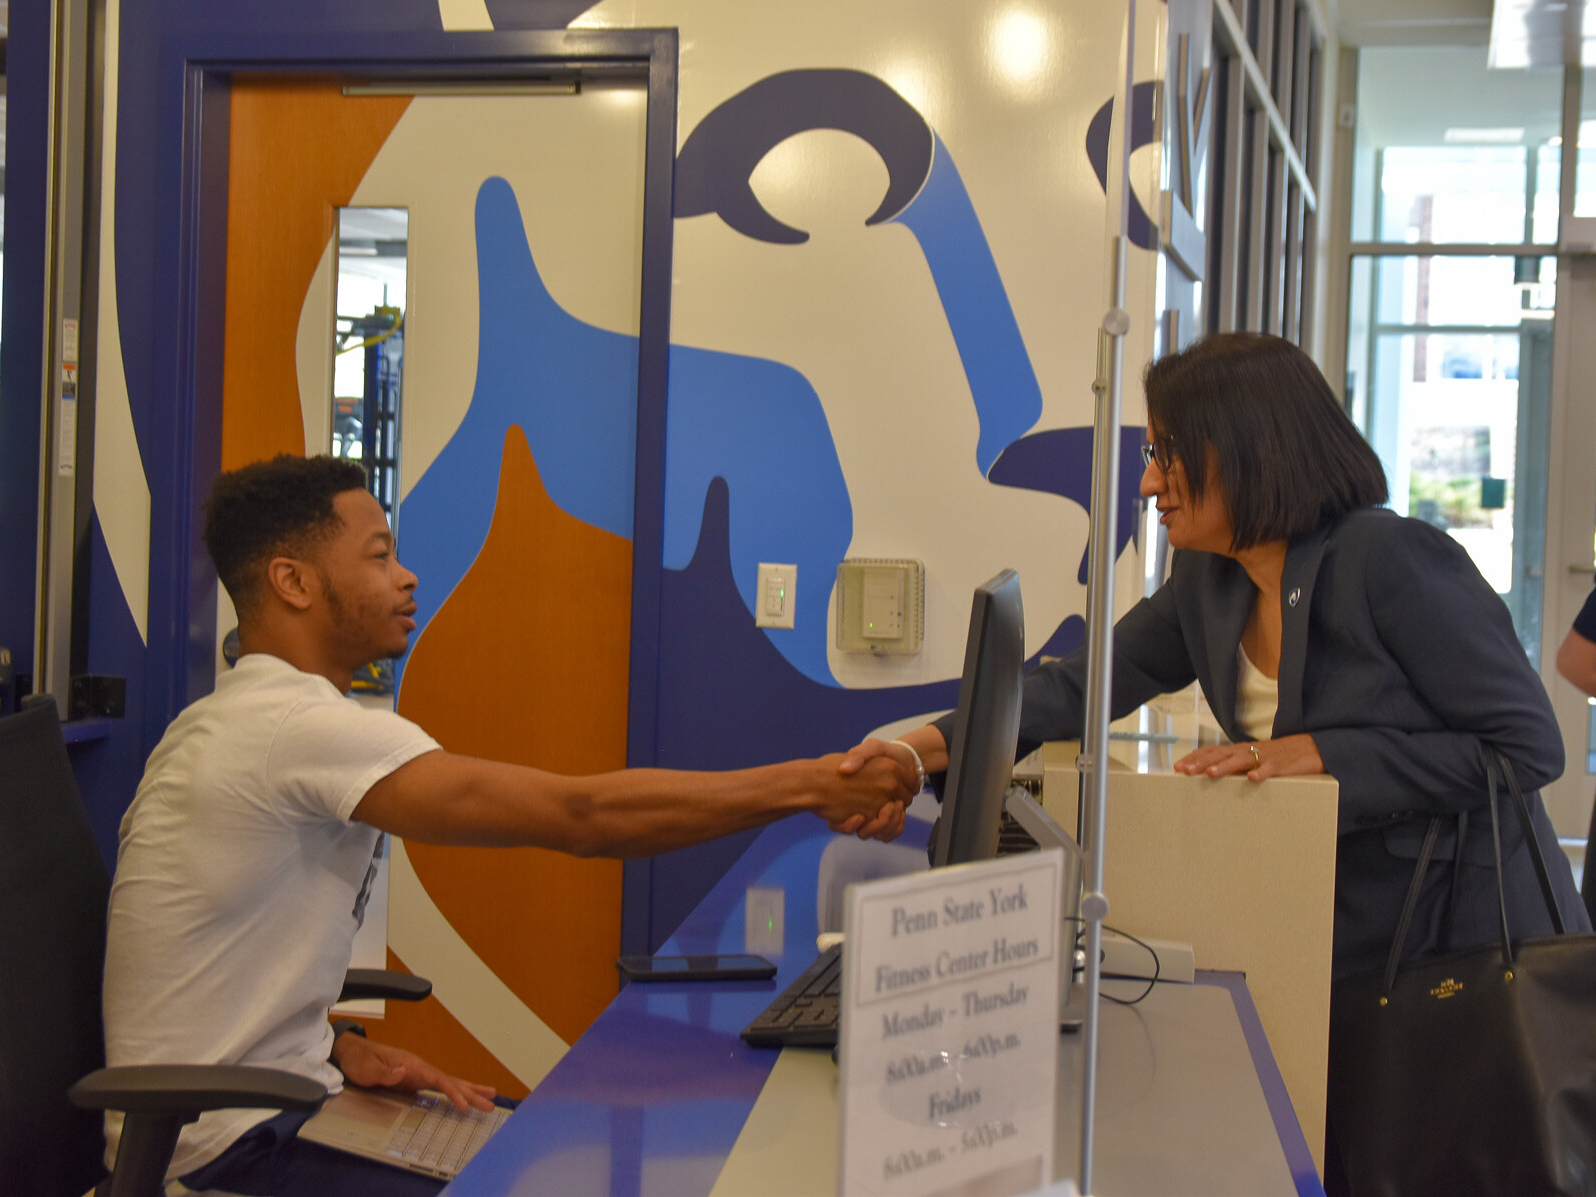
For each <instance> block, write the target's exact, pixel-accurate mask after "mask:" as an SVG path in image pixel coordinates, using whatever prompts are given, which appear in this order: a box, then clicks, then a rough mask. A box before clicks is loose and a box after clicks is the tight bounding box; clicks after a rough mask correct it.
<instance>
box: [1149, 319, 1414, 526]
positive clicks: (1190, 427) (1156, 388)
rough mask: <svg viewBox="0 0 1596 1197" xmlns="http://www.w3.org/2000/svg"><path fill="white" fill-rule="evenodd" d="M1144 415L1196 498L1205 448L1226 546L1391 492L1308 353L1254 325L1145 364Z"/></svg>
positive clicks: (1323, 520)
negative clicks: (1224, 521)
mask: <svg viewBox="0 0 1596 1197" xmlns="http://www.w3.org/2000/svg"><path fill="white" fill-rule="evenodd" d="M1144 383H1145V387H1146V391H1147V418H1148V421H1149V423H1151V425H1152V428H1153V432H1154V434H1155V435H1158V436H1168V437H1170V438H1171V440H1173V442H1174V451H1175V455H1176V456H1177V457H1179V459H1180V463H1181V465H1182V467H1183V468H1184V470H1185V474H1186V485H1187V489H1188V490H1189V491H1190V493H1191V496H1192V497H1193V498H1194V499H1200V498H1201V497H1202V495H1203V491H1204V489H1205V488H1206V487H1207V485H1208V484H1209V482H1211V481H1213V480H1212V479H1210V478H1209V477H1208V464H1209V461H1208V452H1207V450H1208V448H1209V447H1210V446H1211V447H1212V448H1213V450H1214V454H1215V457H1216V458H1217V466H1218V471H1219V478H1218V485H1219V487H1220V490H1221V492H1222V493H1223V495H1224V496H1225V500H1226V506H1227V507H1228V509H1229V515H1230V526H1231V529H1232V530H1233V532H1234V535H1235V540H1234V542H1233V545H1232V547H1234V548H1237V549H1246V548H1251V547H1252V546H1253V545H1257V544H1263V543H1266V542H1268V541H1271V540H1286V541H1290V540H1292V539H1294V538H1296V537H1298V536H1301V535H1303V534H1304V533H1306V532H1311V531H1313V530H1314V529H1315V528H1318V527H1321V526H1323V525H1326V524H1330V523H1334V522H1335V521H1336V520H1338V519H1340V518H1341V517H1342V516H1344V515H1346V514H1347V513H1348V512H1351V511H1355V510H1357V509H1358V508H1360V507H1378V506H1379V505H1380V504H1382V503H1384V502H1385V501H1386V499H1387V497H1388V496H1389V492H1388V490H1387V488H1386V480H1385V470H1384V468H1383V467H1382V466H1381V465H1380V459H1379V458H1378V457H1376V456H1375V453H1374V450H1373V449H1371V448H1370V447H1369V443H1368V441H1366V440H1364V439H1363V436H1362V434H1360V433H1359V432H1358V430H1357V428H1356V427H1355V426H1354V425H1353V423H1352V421H1351V420H1350V419H1349V418H1348V417H1347V413H1346V411H1345V410H1343V408H1342V406H1341V403H1340V401H1339V400H1337V399H1336V396H1335V392H1333V391H1332V390H1331V389H1330V384H1329V383H1327V382H1326V381H1325V379H1324V375H1323V374H1321V373H1319V368H1318V367H1317V366H1315V365H1314V364H1313V360H1312V359H1311V358H1309V357H1308V355H1307V354H1306V353H1304V352H1303V351H1302V350H1301V349H1299V348H1297V346H1295V345H1293V344H1292V343H1291V342H1290V341H1286V340H1283V339H1281V338H1280V337H1272V336H1267V335H1264V334H1262V333H1217V334H1215V335H1213V336H1209V337H1205V338H1203V339H1202V340H1200V341H1197V342H1196V343H1194V344H1192V345H1190V346H1189V347H1187V348H1186V349H1184V350H1182V351H1181V352H1179V353H1172V354H1169V355H1167V356H1165V357H1162V358H1159V359H1158V361H1156V362H1153V363H1152V364H1151V365H1150V366H1148V368H1147V373H1146V376H1145V379H1144Z"/></svg>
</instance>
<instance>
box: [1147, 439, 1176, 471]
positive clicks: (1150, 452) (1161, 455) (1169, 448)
mask: <svg viewBox="0 0 1596 1197" xmlns="http://www.w3.org/2000/svg"><path fill="white" fill-rule="evenodd" d="M1177 456H1179V455H1178V454H1177V453H1176V452H1175V438H1174V437H1172V436H1169V435H1167V434H1166V435H1164V436H1158V437H1154V438H1153V439H1152V440H1150V441H1143V442H1142V465H1143V466H1144V467H1145V466H1150V465H1152V464H1154V463H1155V462H1156V463H1157V464H1158V468H1159V469H1160V470H1162V471H1163V472H1164V473H1166V474H1167V473H1169V471H1170V470H1171V469H1172V468H1173V467H1174V465H1175V458H1176V457H1177Z"/></svg>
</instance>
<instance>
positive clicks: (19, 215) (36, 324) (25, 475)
mask: <svg viewBox="0 0 1596 1197" xmlns="http://www.w3.org/2000/svg"><path fill="white" fill-rule="evenodd" d="M7 47H8V49H7V66H6V69H7V76H6V142H5V144H6V212H5V222H6V224H5V239H6V255H5V310H4V312H3V313H0V344H3V346H4V348H3V351H0V462H4V467H3V468H0V579H4V581H3V582H0V645H4V646H5V647H7V648H9V649H10V650H11V652H12V663H13V665H14V666H15V668H16V669H17V671H18V672H20V673H32V672H33V634H34V608H35V602H36V593H37V589H38V572H37V564H38V563H37V560H36V557H37V554H38V522H39V433H40V428H39V417H40V394H41V391H42V387H43V382H44V379H43V377H42V375H41V373H40V372H41V370H42V369H43V363H42V359H41V346H42V345H43V344H44V314H43V305H42V302H41V300H42V296H43V295H44V231H45V222H46V219H47V215H48V205H47V193H48V189H49V183H48V178H47V165H46V159H45V156H46V146H47V139H46V129H47V126H48V122H49V87H50V77H49V61H50V49H49V47H50V5H49V3H48V2H47V0H12V3H11V8H10V30H9V38H8V42H7Z"/></svg>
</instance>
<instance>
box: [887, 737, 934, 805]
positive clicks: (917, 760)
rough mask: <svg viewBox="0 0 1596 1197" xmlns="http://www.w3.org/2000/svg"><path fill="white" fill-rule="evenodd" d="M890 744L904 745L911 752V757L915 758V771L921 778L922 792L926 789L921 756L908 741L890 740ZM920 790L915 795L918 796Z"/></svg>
mask: <svg viewBox="0 0 1596 1197" xmlns="http://www.w3.org/2000/svg"><path fill="white" fill-rule="evenodd" d="M888 742H889V743H892V744H902V745H903V746H904V747H905V748H907V749H908V750H909V755H910V756H912V757H913V758H914V771H915V773H916V774H918V775H919V778H920V790H923V789H925V766H924V765H922V764H921V763H920V754H919V753H918V752H916V751H915V750H914V745H913V744H911V743H909V742H908V741H907V740H890V741H888ZM920 790H916V791H915V793H917V794H918V793H919V792H920Z"/></svg>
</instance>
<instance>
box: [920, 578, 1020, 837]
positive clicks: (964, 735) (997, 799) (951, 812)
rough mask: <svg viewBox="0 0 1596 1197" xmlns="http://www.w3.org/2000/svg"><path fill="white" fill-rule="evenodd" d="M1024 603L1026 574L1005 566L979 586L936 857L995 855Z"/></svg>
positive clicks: (1011, 744) (1015, 724)
mask: <svg viewBox="0 0 1596 1197" xmlns="http://www.w3.org/2000/svg"><path fill="white" fill-rule="evenodd" d="M1024 673H1025V611H1024V608H1023V607H1022V606H1021V604H1020V576H1019V574H1017V573H1015V572H1014V571H1013V570H1012V569H1006V570H1004V571H1003V572H1002V573H1000V574H999V575H998V576H997V577H995V578H993V579H992V580H991V581H989V582H987V583H985V584H984V585H982V586H979V587H977V588H976V591H975V601H974V603H973V604H972V605H971V608H970V637H969V640H968V641H967V642H966V644H965V649H964V677H963V678H962V679H961V680H960V682H959V709H958V712H957V714H956V715H955V716H954V721H953V743H952V744H951V745H950V746H949V749H948V781H947V786H946V788H945V790H944V792H943V799H942V817H941V819H940V821H939V822H940V827H939V831H938V836H937V842H936V852H935V855H934V856H933V858H932V863H933V864H935V865H937V866H938V867H941V866H942V865H950V864H966V863H968V862H970V861H974V860H991V859H992V858H993V857H994V856H996V855H997V845H998V826H999V824H1000V823H1001V821H1002V817H1003V796H1004V794H1005V793H1006V792H1007V791H1008V788H1009V778H1010V776H1011V775H1012V773H1013V771H1014V749H1015V746H1016V744H1017V743H1018V742H1019V738H1020V683H1021V681H1022V679H1023V678H1024Z"/></svg>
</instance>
